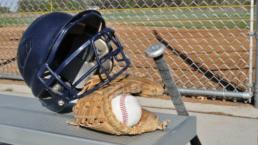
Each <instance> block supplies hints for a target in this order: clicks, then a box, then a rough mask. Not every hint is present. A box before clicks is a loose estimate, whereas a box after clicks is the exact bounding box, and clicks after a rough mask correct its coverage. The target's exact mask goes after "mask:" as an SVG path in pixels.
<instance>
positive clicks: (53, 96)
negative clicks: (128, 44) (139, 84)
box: [17, 10, 130, 112]
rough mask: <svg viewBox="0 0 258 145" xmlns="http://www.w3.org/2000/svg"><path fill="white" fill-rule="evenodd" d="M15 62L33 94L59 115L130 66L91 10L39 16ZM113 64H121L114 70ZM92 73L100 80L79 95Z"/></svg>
mask: <svg viewBox="0 0 258 145" xmlns="http://www.w3.org/2000/svg"><path fill="white" fill-rule="evenodd" d="M17 61H18V67H19V71H20V73H21V75H22V77H23V78H24V81H25V82H26V84H27V85H28V86H29V87H30V88H31V89H32V92H33V94H34V95H35V96H36V97H38V98H39V100H40V101H41V103H42V104H43V106H45V107H47V108H48V109H50V110H52V111H54V112H64V110H66V109H67V108H69V106H71V102H72V101H74V100H76V99H78V98H80V97H83V96H85V95H87V94H89V93H91V92H93V91H95V90H96V89H99V88H100V87H102V86H104V85H105V84H107V83H109V82H110V81H112V80H113V79H115V78H116V77H117V76H119V75H120V74H121V73H122V72H124V71H125V70H126V68H127V67H128V66H129V65H130V61H129V59H128V58H127V57H126V55H125V54H124V52H123V47H122V45H121V43H120V41H119V40H118V38H117V37H116V36H115V32H114V30H112V29H111V28H108V27H106V24H105V20H104V19H103V17H102V16H101V14H100V13H99V12H97V11H94V10H87V11H83V12H81V13H79V14H77V15H75V16H72V15H70V14H67V13H61V12H53V13H49V14H46V15H43V16H40V17H39V18H37V19H36V20H35V21H34V22H33V23H32V24H31V25H30V26H29V27H28V28H27V30H26V31H25V32H24V34H23V36H22V39H21V41H20V44H19V48H18V52H17ZM116 63H123V65H119V69H115V70H116V71H115V72H114V71H113V70H114V69H113V67H114V66H116V65H115V64H116ZM117 66H118V65H117ZM93 74H100V76H102V78H103V79H102V81H101V82H100V83H99V84H97V85H96V86H95V87H93V88H92V89H90V90H87V91H86V92H82V87H83V83H84V82H85V81H86V80H87V79H89V77H90V76H91V75H93Z"/></svg>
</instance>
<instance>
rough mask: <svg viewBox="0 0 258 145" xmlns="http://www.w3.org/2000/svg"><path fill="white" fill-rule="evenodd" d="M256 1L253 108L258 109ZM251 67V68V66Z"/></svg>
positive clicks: (257, 8) (257, 20)
mask: <svg viewBox="0 0 258 145" xmlns="http://www.w3.org/2000/svg"><path fill="white" fill-rule="evenodd" d="M257 4H258V0H256V6H255V9H256V19H255V23H256V28H255V39H256V43H255V48H256V52H255V86H254V87H255V88H254V106H255V107H256V108H258V51H257V50H258V15H257V14H258V7H257ZM251 67H252V66H251Z"/></svg>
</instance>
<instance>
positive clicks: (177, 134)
mask: <svg viewBox="0 0 258 145" xmlns="http://www.w3.org/2000/svg"><path fill="white" fill-rule="evenodd" d="M157 114H158V116H159V117H160V118H161V120H164V119H170V120H171V122H170V123H169V126H168V128H167V129H166V130H165V131H156V132H152V133H145V134H143V135H139V136H113V135H108V134H103V133H99V132H96V131H92V130H89V129H84V128H80V127H76V126H71V125H68V124H67V122H68V121H70V120H72V118H73V116H72V113H69V114H57V113H53V112H50V111H48V110H47V109H45V108H44V107H42V106H41V105H40V103H39V101H38V100H37V99H35V98H29V97H20V96H8V95H0V142H4V143H8V144H14V145H15V144H19V145H154V144H155V145H185V144H187V143H188V142H189V141H190V140H191V139H192V138H193V137H194V136H196V118H195V117H192V116H190V117H187V116H177V115H171V114H160V113H157ZM0 144H1V143H0Z"/></svg>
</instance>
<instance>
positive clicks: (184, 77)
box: [0, 0, 254, 101]
mask: <svg viewBox="0 0 258 145" xmlns="http://www.w3.org/2000/svg"><path fill="white" fill-rule="evenodd" d="M85 9H98V10H99V11H101V13H102V14H103V16H104V17H105V18H106V20H107V22H108V25H109V26H111V27H113V28H114V29H115V30H116V33H117V35H118V36H119V38H120V39H121V41H122V43H123V45H124V46H125V50H126V53H127V54H128V56H129V57H130V58H131V60H132V67H131V68H130V69H129V71H130V72H131V73H134V74H137V75H145V76H146V75H147V76H148V77H150V78H153V79H155V80H160V78H159V75H158V74H157V70H156V68H155V66H154V64H153V62H152V61H151V60H150V59H149V58H147V57H146V56H145V55H144V49H145V48H146V47H148V46H150V45H151V44H153V43H156V42H158V41H160V42H162V43H166V45H167V46H168V48H169V50H167V52H166V53H167V54H166V59H167V61H168V62H169V65H170V67H171V68H172V70H173V71H174V77H175V79H176V83H177V85H178V86H179V87H180V88H181V89H180V90H181V93H183V94H185V95H205V96H211V97H212V96H213V97H214V96H220V97H227V98H248V99H249V101H250V100H251V97H252V96H253V90H252V87H253V83H254V79H253V76H254V73H253V70H254V59H253V56H254V49H253V48H254V42H253V39H254V35H252V34H254V27H253V24H254V0H251V1H250V0H195V1H192V0H183V1H178V0H134V1H127V0H105V1H102V0H69V1H66V0H18V1H17V0H1V1H0V54H1V55H0V77H2V76H5V77H6V76H8V75H10V76H12V78H19V73H18V71H17V67H16V62H15V61H11V62H10V60H12V59H14V58H15V56H16V49H17V45H18V42H19V39H20V37H21V35H22V32H23V31H24V30H25V29H26V27H27V26H28V25H29V24H30V23H31V22H32V21H33V20H34V19H35V18H37V17H38V16H40V15H42V14H44V13H48V12H52V11H65V12H69V13H72V14H74V13H77V12H79V11H81V10H85ZM6 61H7V62H9V63H6ZM4 63H5V64H4ZM1 64H4V65H1ZM1 74H4V75H1Z"/></svg>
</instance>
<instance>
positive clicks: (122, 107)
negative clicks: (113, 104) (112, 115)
mask: <svg viewBox="0 0 258 145" xmlns="http://www.w3.org/2000/svg"><path fill="white" fill-rule="evenodd" d="M125 99H126V95H122V96H121V97H120V110H121V113H122V118H123V123H124V124H127V122H128V113H127V110H126V106H125Z"/></svg>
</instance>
